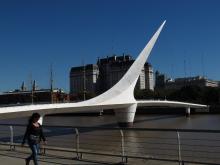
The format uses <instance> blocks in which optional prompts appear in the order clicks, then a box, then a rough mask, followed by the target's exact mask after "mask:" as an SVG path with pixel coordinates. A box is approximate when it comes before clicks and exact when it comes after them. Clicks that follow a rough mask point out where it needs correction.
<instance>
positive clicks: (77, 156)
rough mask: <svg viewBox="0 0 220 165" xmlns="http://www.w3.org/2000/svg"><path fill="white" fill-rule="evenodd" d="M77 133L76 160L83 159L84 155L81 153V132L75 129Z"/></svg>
mask: <svg viewBox="0 0 220 165" xmlns="http://www.w3.org/2000/svg"><path fill="white" fill-rule="evenodd" d="M75 132H76V139H75V140H76V159H78V160H79V159H82V154H80V153H79V130H78V129H77V128H75Z"/></svg>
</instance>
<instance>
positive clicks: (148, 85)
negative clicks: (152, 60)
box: [70, 55, 154, 94]
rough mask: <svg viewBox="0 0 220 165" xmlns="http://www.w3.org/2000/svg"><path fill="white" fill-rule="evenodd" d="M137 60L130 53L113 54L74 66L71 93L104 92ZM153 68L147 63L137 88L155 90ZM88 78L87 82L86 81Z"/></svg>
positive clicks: (71, 72) (71, 76) (71, 75)
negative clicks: (84, 64)
mask: <svg viewBox="0 0 220 165" xmlns="http://www.w3.org/2000/svg"><path fill="white" fill-rule="evenodd" d="M134 61H135V60H134V59H132V57H131V56H130V55H123V56H115V55H114V56H111V57H106V58H101V59H98V60H97V64H90V65H86V66H85V67H83V66H80V67H73V68H72V69H71V71H70V93H71V94H77V93H79V92H83V91H84V88H85V89H86V91H87V92H93V93H97V94H100V93H103V92H105V91H106V90H108V89H109V88H111V87H112V86H113V85H115V84H116V83H117V82H118V81H119V80H120V79H121V78H122V77H123V75H124V74H125V73H126V72H127V70H128V69H129V68H130V66H131V65H132V64H133V62H134ZM153 75H154V74H153V68H152V66H151V65H150V64H148V63H146V64H145V66H144V68H143V69H142V72H141V74H140V77H139V79H138V82H137V85H136V88H138V89H151V90H154V76H153ZM85 80H86V83H85V82H84V81H85Z"/></svg>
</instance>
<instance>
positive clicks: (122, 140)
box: [120, 130, 127, 164]
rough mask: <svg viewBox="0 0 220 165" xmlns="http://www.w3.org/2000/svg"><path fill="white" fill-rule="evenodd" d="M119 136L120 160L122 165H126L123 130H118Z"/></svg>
mask: <svg viewBox="0 0 220 165" xmlns="http://www.w3.org/2000/svg"><path fill="white" fill-rule="evenodd" d="M120 134H121V159H122V164H126V163H127V158H126V157H125V139H124V132H123V130H120Z"/></svg>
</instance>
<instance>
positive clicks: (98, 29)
mask: <svg viewBox="0 0 220 165" xmlns="http://www.w3.org/2000/svg"><path fill="white" fill-rule="evenodd" d="M219 7H220V1H219V0H37V1H35V0H19V1H18V0H1V1H0V92H3V91H8V90H13V89H16V88H20V86H21V84H22V81H25V82H26V85H27V86H30V85H29V84H30V81H31V79H33V80H36V82H37V84H38V86H39V87H40V88H49V73H50V65H51V64H52V66H53V70H54V85H55V86H56V87H58V88H63V89H64V90H66V91H67V92H68V91H69V71H70V68H71V67H72V66H79V65H82V64H83V62H84V63H86V64H87V63H96V60H97V58H98V57H100V58H102V57H106V56H111V55H113V54H116V55H122V54H123V53H125V54H130V55H132V56H133V57H134V58H136V57H137V56H138V54H139V53H140V52H141V50H142V49H143V48H144V46H145V45H146V43H147V42H148V40H149V39H150V37H151V36H152V35H153V33H154V32H155V31H156V30H157V28H158V27H159V26H160V24H161V23H162V22H163V21H164V20H167V23H166V25H165V27H164V29H163V31H162V33H161V35H160V37H159V39H158V41H157V43H156V45H155V47H154V49H153V51H152V53H151V55H150V57H149V59H148V62H150V63H151V64H152V66H153V68H154V71H156V70H159V71H160V72H161V73H166V74H167V75H168V76H170V77H173V78H177V77H184V76H196V75H205V76H207V77H208V78H210V79H213V80H220V73H219V72H220V71H219V61H220V10H219Z"/></svg>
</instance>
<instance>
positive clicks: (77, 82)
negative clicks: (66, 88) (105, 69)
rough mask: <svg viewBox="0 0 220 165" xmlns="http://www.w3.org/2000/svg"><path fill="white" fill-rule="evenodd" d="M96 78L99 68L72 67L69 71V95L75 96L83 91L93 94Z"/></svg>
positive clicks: (87, 66)
mask: <svg viewBox="0 0 220 165" xmlns="http://www.w3.org/2000/svg"><path fill="white" fill-rule="evenodd" d="M98 76H99V68H98V66H97V65H94V64H88V65H85V66H80V67H72V68H71V70H70V93H71V94H77V93H81V92H84V90H85V91H87V92H92V93H95V92H96V85H97V79H98Z"/></svg>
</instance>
